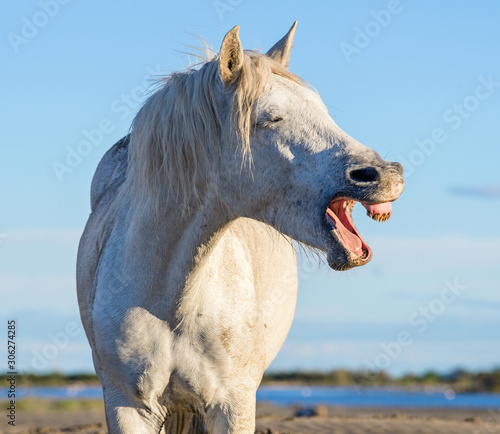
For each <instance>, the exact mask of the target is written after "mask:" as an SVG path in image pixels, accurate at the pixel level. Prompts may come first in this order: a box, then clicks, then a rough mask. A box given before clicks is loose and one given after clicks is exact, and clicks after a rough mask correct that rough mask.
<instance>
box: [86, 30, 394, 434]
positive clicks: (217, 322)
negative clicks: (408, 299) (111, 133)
mask: <svg viewBox="0 0 500 434" xmlns="http://www.w3.org/2000/svg"><path fill="white" fill-rule="evenodd" d="M295 26H296V24H294V25H293V26H292V28H291V29H290V31H289V32H288V33H287V35H286V36H285V37H284V38H283V39H281V40H280V41H279V42H278V43H277V44H276V45H274V46H273V47H272V48H271V49H270V50H269V51H268V52H267V53H266V54H260V53H257V52H253V51H243V49H242V47H241V42H240V40H239V37H238V31H239V28H238V27H235V28H233V29H232V30H231V31H230V32H229V33H227V35H226V36H225V38H224V40H223V42H222V46H221V49H220V53H219V55H217V56H215V57H213V58H212V59H210V60H207V61H206V62H204V63H203V64H202V65H201V66H200V67H198V68H192V69H189V70H187V71H184V72H179V73H174V74H172V75H170V76H169V77H167V78H166V79H165V80H163V82H162V83H161V87H160V88H159V90H158V91H157V92H156V93H154V94H152V95H151V96H150V98H149V99H148V100H147V101H146V103H145V104H144V106H143V107H142V109H141V110H140V111H139V113H138V114H137V116H136V118H135V120H134V122H133V126H132V129H131V134H130V136H127V137H125V138H124V139H122V140H121V141H119V142H118V143H117V144H116V145H115V146H113V147H112V148H111V149H110V150H109V151H108V152H107V153H106V155H105V156H104V158H103V159H102V161H101V163H100V164H99V167H98V169H97V171H96V174H95V176H94V179H93V181H92V189H91V202H92V214H91V216H90V218H89V221H88V223H87V226H86V228H85V232H84V234H83V236H82V239H81V242H80V247H79V253H78V266H77V269H78V270H77V279H78V297H79V303H80V311H81V316H82V320H83V324H84V326H85V330H86V333H87V336H88V339H89V341H90V344H91V347H92V355H93V359H94V364H95V368H96V371H97V374H98V376H99V378H100V380H101V382H102V386H103V391H104V401H105V408H106V418H107V423H108V427H109V430H110V431H111V432H113V433H118V432H120V433H134V434H137V433H157V432H159V431H161V430H162V429H165V430H166V431H167V432H187V431H190V432H206V431H208V432H211V433H227V432H231V433H251V432H254V429H255V399H256V398H255V397H256V390H257V387H258V386H259V383H260V381H261V378H262V374H263V372H264V370H265V369H266V368H267V367H268V366H269V364H270V363H271V361H272V360H273V358H274V357H275V356H276V354H277V352H278V350H279V349H280V347H281V345H282V344H283V341H284V340H285V337H286V335H287V333H288V329H289V327H290V324H291V322H292V318H293V315H294V309H295V300H296V290H297V265H296V257H295V251H294V248H293V245H292V240H297V241H298V242H300V243H303V244H305V245H307V246H310V247H312V248H315V249H317V250H320V251H323V252H325V253H326V254H327V259H328V263H329V265H330V266H331V267H332V268H334V269H336V270H347V269H349V268H352V267H355V266H358V265H363V264H366V263H367V262H368V261H369V260H370V258H371V256H372V253H371V250H370V248H369V247H368V246H367V245H366V243H365V242H364V241H363V240H362V238H361V237H360V235H359V233H358V231H357V230H356V228H355V226H354V223H353V221H352V218H351V211H352V207H353V206H354V203H355V202H356V201H359V202H361V203H362V204H363V205H364V206H365V208H367V210H368V213H369V215H370V216H371V217H373V218H375V219H376V220H379V221H382V220H386V219H387V218H388V217H389V215H390V211H391V204H390V202H391V201H393V200H395V199H396V198H397V197H398V196H399V195H400V193H401V192H402V190H403V179H402V167H401V165H400V164H399V163H390V162H387V161H385V160H383V159H382V158H381V157H380V156H379V155H378V154H377V153H376V152H374V151H373V150H371V149H370V148H368V147H366V146H364V145H362V144H360V143H359V142H357V141H356V140H354V139H353V138H351V137H349V136H348V135H347V134H346V133H344V132H343V131H342V130H341V129H340V128H339V127H338V126H337V125H336V124H335V123H334V122H333V120H332V119H331V118H330V116H329V115H328V112H327V109H326V107H325V105H324V104H323V102H322V101H321V99H320V97H319V95H318V94H317V93H316V92H314V91H313V90H311V89H310V88H309V87H308V86H307V85H306V84H305V83H304V82H303V81H302V80H301V79H300V78H299V77H297V76H295V75H294V74H292V73H291V72H289V71H288V69H287V66H288V60H289V56H290V51H291V47H292V40H293V36H294V33H295ZM205 430H206V431H205Z"/></svg>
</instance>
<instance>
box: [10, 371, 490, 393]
mask: <svg viewBox="0 0 500 434" xmlns="http://www.w3.org/2000/svg"><path fill="white" fill-rule="evenodd" d="M6 378H8V376H7V375H2V376H0V380H1V383H0V387H1V386H4V385H7V381H6ZM16 383H17V386H20V387H22V386H68V385H71V384H86V385H97V384H99V381H98V379H97V376H96V375H95V374H90V373H82V374H72V375H65V374H61V373H59V372H53V373H50V374H45V375H35V374H18V375H17V376H16ZM262 383H263V384H271V383H273V384H276V383H288V384H307V385H322V386H356V387H372V386H379V387H380V386H391V387H449V388H451V389H453V390H455V392H492V393H500V368H496V369H494V370H493V371H490V372H467V371H465V370H462V369H457V370H455V371H453V372H450V373H447V374H440V373H437V372H434V371H429V372H426V373H424V374H422V375H415V374H405V375H403V376H400V377H391V376H390V375H388V374H387V373H385V372H384V371H377V372H367V371H363V372H361V371H347V370H334V371H329V372H323V371H307V372H306V371H296V372H269V373H266V374H264V378H263V379H262ZM4 387H5V386H4Z"/></svg>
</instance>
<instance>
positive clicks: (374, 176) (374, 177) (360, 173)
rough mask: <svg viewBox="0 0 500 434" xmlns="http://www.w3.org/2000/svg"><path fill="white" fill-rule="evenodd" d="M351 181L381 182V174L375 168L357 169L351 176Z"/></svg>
mask: <svg viewBox="0 0 500 434" xmlns="http://www.w3.org/2000/svg"><path fill="white" fill-rule="evenodd" d="M349 175H350V178H351V180H353V181H356V182H377V181H379V180H380V174H379V173H378V170H377V169H375V167H364V168H363V169H356V170H353V171H351V173H350V174H349Z"/></svg>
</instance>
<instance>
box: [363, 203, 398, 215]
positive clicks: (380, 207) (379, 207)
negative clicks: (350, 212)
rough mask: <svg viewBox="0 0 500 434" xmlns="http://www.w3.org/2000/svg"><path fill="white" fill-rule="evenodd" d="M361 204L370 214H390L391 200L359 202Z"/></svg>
mask: <svg viewBox="0 0 500 434" xmlns="http://www.w3.org/2000/svg"><path fill="white" fill-rule="evenodd" d="M361 205H363V206H364V207H365V208H366V210H367V211H368V212H369V213H371V214H372V215H375V214H379V215H383V214H390V213H391V210H392V205H391V202H384V203H377V204H375V205H371V204H369V203H363V202H361Z"/></svg>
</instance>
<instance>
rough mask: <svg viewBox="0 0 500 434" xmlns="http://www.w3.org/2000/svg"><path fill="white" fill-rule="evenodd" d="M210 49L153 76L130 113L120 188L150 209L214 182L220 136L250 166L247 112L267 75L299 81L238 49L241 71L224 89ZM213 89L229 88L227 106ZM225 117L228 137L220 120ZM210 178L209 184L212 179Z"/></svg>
mask: <svg viewBox="0 0 500 434" xmlns="http://www.w3.org/2000/svg"><path fill="white" fill-rule="evenodd" d="M218 61H219V57H218V55H214V56H212V58H207V59H206V60H205V61H204V62H202V63H200V64H198V65H195V66H194V67H191V68H188V69H187V70H185V71H182V72H174V73H172V74H169V75H167V76H164V77H162V78H160V80H159V81H158V85H159V89H158V90H157V91H156V92H155V93H153V94H152V95H151V96H150V97H149V98H148V99H147V100H146V102H145V103H144V105H143V106H142V108H141V109H140V110H139V112H138V113H137V115H136V117H135V118H134V120H133V123H132V129H131V134H130V145H129V171H128V172H129V173H128V179H127V187H126V188H127V190H129V191H130V192H131V193H132V198H133V199H135V200H137V201H139V202H141V203H146V202H147V203H148V204H149V205H152V206H153V207H154V208H156V209H158V208H159V206H160V204H161V203H162V202H165V201H166V200H167V199H170V198H171V196H172V195H174V196H175V199H176V200H177V201H178V202H180V203H182V205H183V209H184V208H186V207H187V206H188V203H189V204H192V203H193V202H192V199H194V200H195V201H197V202H198V203H199V202H200V200H201V197H202V196H203V193H204V191H206V190H207V187H208V186H213V185H217V184H216V180H217V178H216V177H217V175H218V173H219V172H220V153H221V149H222V146H223V142H226V143H229V144H230V146H233V145H236V146H240V147H241V155H242V156H243V159H242V165H247V166H248V168H249V169H250V170H251V164H252V156H251V151H250V132H251V129H252V125H253V123H252V111H253V108H254V106H255V103H256V102H257V100H258V98H259V97H260V96H261V95H262V93H263V92H264V91H265V89H266V87H267V85H268V83H269V79H270V76H271V74H277V75H279V76H281V77H284V78H286V79H288V80H291V81H293V82H295V83H299V84H301V85H305V82H304V81H303V80H302V79H301V78H299V77H298V76H296V75H294V74H292V73H291V72H289V71H288V70H287V69H286V68H285V67H284V66H282V65H281V64H280V63H279V62H277V61H275V60H273V59H272V58H270V57H269V56H266V55H264V54H261V53H259V52H256V51H248V50H245V55H244V61H243V65H242V68H241V72H240V74H239V76H238V78H237V80H235V82H234V83H232V84H231V85H230V86H228V87H227V88H224V85H223V84H222V81H221V80H220V77H219V70H218V65H219V63H218ZM221 92H231V93H232V98H231V104H230V106H229V107H225V106H222V105H221V101H223V100H224V99H223V98H221V97H220V93H221ZM228 121H229V123H230V124H229V134H230V135H229V136H228V134H227V127H228V124H227V123H228ZM214 183H215V184H214Z"/></svg>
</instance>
